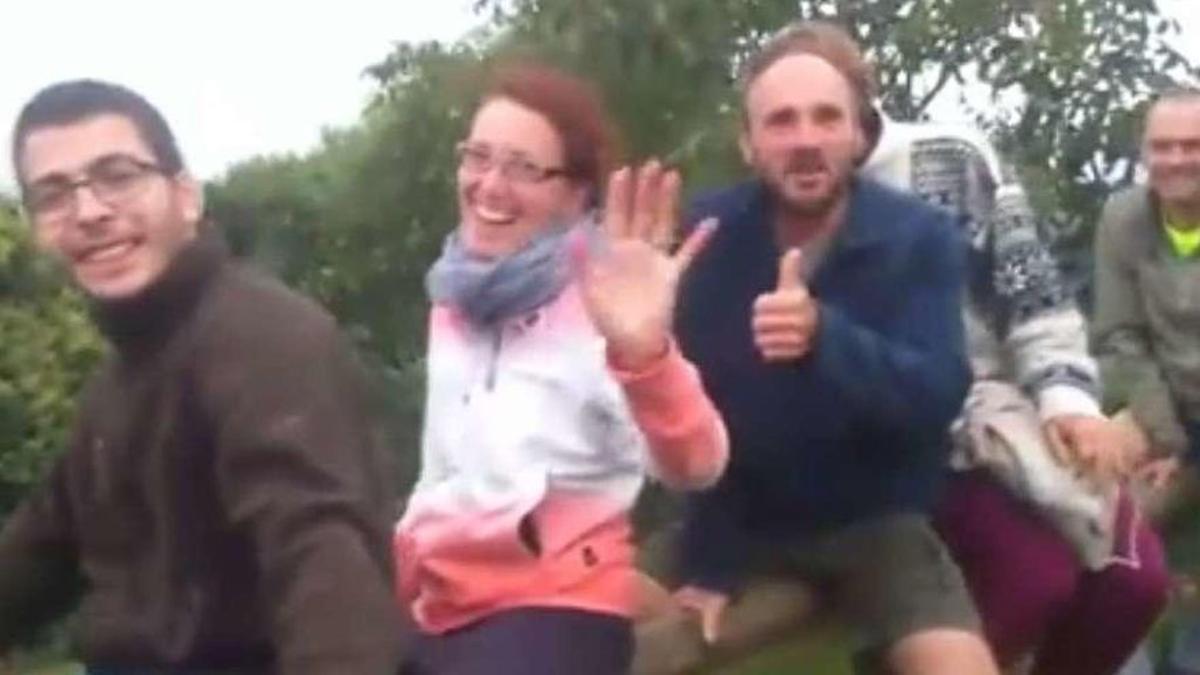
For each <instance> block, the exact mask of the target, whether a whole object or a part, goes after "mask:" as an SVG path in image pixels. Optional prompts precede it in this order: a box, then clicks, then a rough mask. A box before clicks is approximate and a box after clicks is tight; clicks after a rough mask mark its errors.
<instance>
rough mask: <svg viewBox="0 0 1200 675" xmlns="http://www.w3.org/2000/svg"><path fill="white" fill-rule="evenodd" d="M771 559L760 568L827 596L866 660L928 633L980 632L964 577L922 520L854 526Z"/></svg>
mask: <svg viewBox="0 0 1200 675" xmlns="http://www.w3.org/2000/svg"><path fill="white" fill-rule="evenodd" d="M776 551H777V552H776V554H774V555H768V556H767V559H766V560H765V561H764V562H766V563H767V564H768V566H769V567H771V568H774V569H773V571H774V572H775V573H784V574H785V575H786V576H798V577H800V578H802V579H804V580H805V581H808V582H810V583H812V584H813V585H814V587H815V588H816V589H818V591H821V592H823V593H824V594H827V596H828V598H829V600H830V601H831V602H832V606H833V608H834V610H835V611H836V612H837V613H838V614H840V615H842V616H844V617H845V618H846V620H847V622H848V623H849V624H850V626H851V627H852V628H854V630H855V632H856V633H857V634H858V638H859V644H858V645H857V646H858V647H859V649H860V651H863V652H864V653H869V652H876V651H881V650H885V649H887V648H888V647H890V646H892V645H894V644H895V643H896V642H898V641H900V640H902V639H904V638H905V637H908V636H911V635H914V634H916V633H920V632H923V631H926V630H932V629H938V628H942V629H944V628H951V629H960V630H964V631H969V632H973V633H977V634H978V633H980V631H981V625H980V621H979V615H978V614H977V613H976V611H975V605H974V603H973V602H972V601H971V594H970V591H969V590H968V589H967V586H966V583H965V582H964V581H963V577H962V573H961V572H960V571H959V568H958V565H957V564H955V562H954V560H953V559H952V558H951V557H950V552H949V551H948V550H947V548H946V545H945V544H944V543H943V542H942V540H941V538H940V537H938V535H937V533H936V532H934V530H933V527H932V526H931V525H930V523H929V519H928V517H926V516H924V515H916V514H895V515H887V516H882V517H879V518H873V519H870V520H864V521H859V522H857V523H853V524H851V525H849V526H847V527H843V528H840V529H838V530H835V531H832V532H829V533H825V534H822V535H819V536H816V537H813V538H810V539H807V540H805V541H804V542H802V543H796V544H790V545H788V546H786V547H782V548H781V549H776Z"/></svg>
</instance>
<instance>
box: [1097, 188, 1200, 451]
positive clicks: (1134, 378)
mask: <svg viewBox="0 0 1200 675" xmlns="http://www.w3.org/2000/svg"><path fill="white" fill-rule="evenodd" d="M1121 198H1122V195H1118V196H1115V197H1113V198H1111V199H1110V200H1109V202H1108V203H1107V204H1105V207H1104V212H1103V214H1102V215H1101V218H1100V226H1099V227H1097V228H1096V245H1095V252H1096V253H1095V255H1096V263H1095V305H1096V309H1095V319H1094V322H1093V325H1092V341H1093V348H1094V349H1095V352H1096V356H1097V358H1098V359H1099V361H1100V370H1101V374H1102V377H1103V380H1104V385H1105V389H1106V392H1105V402H1106V404H1108V405H1109V406H1110V407H1112V408H1121V407H1125V406H1128V407H1129V408H1130V412H1132V413H1133V417H1134V419H1135V420H1137V422H1138V425H1139V426H1141V427H1142V429H1143V430H1145V432H1146V434H1147V435H1148V436H1149V437H1150V441H1151V444H1152V445H1153V449H1154V450H1155V451H1157V452H1165V453H1172V454H1179V453H1182V452H1184V451H1185V450H1186V448H1187V443H1188V442H1187V434H1186V432H1185V430H1184V427H1183V424H1182V422H1181V421H1180V419H1179V414H1178V412H1177V411H1176V408H1175V402H1174V399H1173V397H1172V396H1171V391H1170V389H1169V388H1168V387H1167V383H1166V380H1165V379H1164V378H1163V374H1162V371H1161V370H1160V369H1159V366H1158V363H1157V362H1156V361H1155V359H1154V353H1153V350H1152V349H1151V346H1150V345H1151V335H1150V326H1149V324H1148V323H1147V321H1146V316H1145V312H1144V310H1143V308H1142V302H1141V294H1140V292H1139V289H1138V280H1137V274H1136V270H1135V269H1134V264H1135V263H1134V260H1133V259H1132V258H1131V256H1130V255H1129V253H1130V251H1129V249H1130V245H1129V244H1128V242H1127V241H1126V237H1124V236H1122V235H1123V234H1125V233H1123V232H1122V229H1121V228H1122V227H1124V226H1125V225H1127V221H1128V216H1129V214H1128V213H1124V211H1125V210H1126V206H1127V205H1122V204H1121V203H1120V202H1119V200H1120V199H1121Z"/></svg>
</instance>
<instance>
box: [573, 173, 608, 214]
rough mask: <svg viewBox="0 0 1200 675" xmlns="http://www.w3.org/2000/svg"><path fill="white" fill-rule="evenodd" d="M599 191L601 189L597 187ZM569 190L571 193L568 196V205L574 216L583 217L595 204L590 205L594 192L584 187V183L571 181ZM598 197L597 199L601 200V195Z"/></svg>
mask: <svg viewBox="0 0 1200 675" xmlns="http://www.w3.org/2000/svg"><path fill="white" fill-rule="evenodd" d="M599 189H600V188H598V187H597V190H599ZM567 190H568V191H569V192H568V194H567V201H566V204H567V208H568V209H569V210H570V212H571V214H572V216H576V215H582V214H584V213H586V212H587V211H588V209H590V208H591V207H592V206H593V204H591V203H590V201H591V197H592V191H591V189H590V188H589V187H588V186H586V185H584V184H583V183H577V182H575V181H571V182H570V183H568V185H567ZM596 197H597V199H599V198H600V196H599V195H597V196H596Z"/></svg>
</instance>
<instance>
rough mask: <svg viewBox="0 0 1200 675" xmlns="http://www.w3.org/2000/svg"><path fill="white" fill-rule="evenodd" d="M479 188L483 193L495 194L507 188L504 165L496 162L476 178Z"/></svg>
mask: <svg viewBox="0 0 1200 675" xmlns="http://www.w3.org/2000/svg"><path fill="white" fill-rule="evenodd" d="M477 180H478V181H479V188H480V189H481V190H483V191H484V192H488V193H496V192H502V191H506V190H507V189H508V188H509V181H508V178H507V177H505V175H504V165H503V164H501V163H500V162H496V163H495V164H493V165H492V166H489V167H488V168H487V170H486V171H484V172H482V173H480V174H479V175H478V177H477Z"/></svg>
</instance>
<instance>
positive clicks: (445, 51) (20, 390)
mask: <svg viewBox="0 0 1200 675" xmlns="http://www.w3.org/2000/svg"><path fill="white" fill-rule="evenodd" d="M476 9H477V11H478V13H479V16H480V20H481V25H480V27H479V28H478V29H477V30H475V31H474V32H472V33H470V34H469V35H467V36H466V37H464V38H463V39H462V40H460V41H458V42H456V43H454V44H438V43H428V44H398V45H396V46H395V48H394V49H393V50H392V52H391V53H389V54H386V55H381V59H380V61H379V62H378V63H376V64H373V65H370V66H369V67H367V68H366V69H365V71H364V75H365V76H366V77H368V78H370V80H371V81H372V82H373V83H374V85H375V92H376V93H375V96H374V97H373V99H372V101H371V102H370V104H369V105H368V106H367V107H366V109H365V110H364V112H363V114H362V117H361V119H360V121H359V122H358V123H357V124H355V125H354V126H352V127H351V128H348V129H343V130H337V131H329V132H327V133H326V135H325V137H324V139H323V141H322V143H321V144H320V146H319V147H318V148H317V149H316V150H315V151H313V152H311V153H308V154H305V155H289V156H275V157H262V158H256V159H252V160H249V161H247V162H245V163H243V164H241V165H239V166H237V167H235V168H233V169H232V170H231V171H230V172H229V173H228V174H227V175H226V176H224V177H223V178H222V179H221V180H219V181H216V182H215V183H214V184H212V185H211V186H210V188H209V190H208V199H209V215H210V216H211V218H212V219H213V220H215V221H216V222H218V223H219V224H220V225H221V226H222V227H223V228H224V229H225V231H226V232H227V234H228V236H229V238H230V240H231V242H232V243H233V245H234V248H235V249H236V250H237V251H239V252H241V253H244V254H246V255H249V256H252V257H254V258H255V259H257V260H258V261H259V263H260V264H262V265H264V266H266V267H268V268H270V269H271V270H273V271H275V272H277V273H279V274H280V275H281V276H283V277H284V278H285V279H286V280H287V281H288V282H289V283H291V284H293V285H294V286H296V287H298V288H300V289H301V290H303V291H305V292H307V293H309V294H311V295H313V296H314V297H316V298H317V299H319V300H320V301H322V302H323V303H325V304H326V305H327V306H328V307H330V308H331V309H332V310H333V311H334V312H335V314H337V316H338V317H339V318H340V319H341V320H342V322H343V323H344V324H345V325H346V326H347V327H348V328H349V329H350V330H351V332H352V333H353V334H354V335H355V336H356V338H357V339H358V340H359V342H360V344H361V345H362V346H363V349H364V353H366V354H367V355H368V358H370V359H371V361H372V363H373V364H374V365H375V366H376V368H377V370H378V372H379V373H380V374H381V381H382V382H383V383H384V385H383V386H384V387H385V389H386V390H387V391H388V392H390V393H391V398H392V401H393V403H394V409H393V411H394V413H395V416H396V419H397V420H398V427H399V428H400V429H401V434H402V435H401V445H402V447H403V448H404V456H405V457H406V459H408V460H409V461H410V464H409V467H408V471H409V472H411V470H412V464H411V462H412V461H414V460H413V458H415V456H416V452H415V445H416V429H417V428H418V426H419V417H420V408H421V398H422V395H421V392H422V388H423V383H422V381H421V372H422V354H423V350H424V345H423V342H424V336H425V330H426V327H425V321H426V319H425V315H426V309H427V304H426V301H425V296H424V289H423V275H424V273H425V270H426V269H427V267H428V265H429V263H430V262H431V261H432V260H433V258H434V257H435V256H436V254H437V251H438V248H439V246H440V244H441V241H442V238H443V237H444V236H445V234H446V233H447V232H448V231H449V230H450V229H451V228H452V227H454V225H455V218H456V215H455V206H454V190H453V178H454V162H453V159H452V148H453V146H454V143H455V142H456V141H457V140H459V139H460V138H461V137H462V135H463V133H464V130H465V127H466V124H467V122H468V119H467V116H468V114H469V112H470V110H471V109H472V106H473V103H474V99H475V97H476V96H477V95H478V83H479V76H480V74H481V72H482V71H483V70H484V69H485V68H486V66H487V65H488V64H490V63H492V62H494V61H496V60H503V59H512V58H519V57H536V58H541V59H545V60H548V61H551V62H553V63H558V64H561V65H563V66H565V67H567V68H569V69H571V70H574V71H576V72H578V73H580V74H582V75H584V76H586V77H588V78H589V79H591V80H593V81H594V82H596V83H597V84H598V85H599V87H600V88H601V90H602V91H603V92H604V94H605V97H606V99H607V102H608V104H609V105H610V107H611V108H612V110H613V111H614V114H615V116H616V118H617V121H618V123H619V126H620V128H621V130H622V131H623V134H624V138H625V148H626V155H627V156H628V157H629V158H640V157H644V156H647V155H658V156H661V157H665V158H667V159H668V160H669V161H671V162H673V163H675V164H676V165H678V166H680V167H681V168H682V169H683V171H684V174H685V176H686V178H687V179H688V184H689V188H692V189H695V188H697V187H701V186H711V185H714V184H717V183H721V182H725V181H728V180H731V179H733V178H734V177H735V176H737V175H738V174H739V173H740V172H741V167H740V160H739V158H738V153H737V151H736V143H735V140H736V137H737V132H738V130H739V125H740V120H739V115H740V113H739V94H738V91H737V87H736V73H737V72H738V68H739V66H740V65H741V64H742V63H743V62H744V60H745V59H746V57H747V55H748V54H750V53H751V52H752V50H754V49H755V48H757V47H758V46H759V45H760V44H761V43H762V41H763V40H764V39H766V37H768V36H769V35H770V34H772V33H773V32H774V31H775V30H777V29H778V28H780V27H781V26H783V25H785V24H786V23H788V22H790V21H792V20H795V19H800V18H826V19H829V20H832V21H835V22H838V23H841V24H842V25H845V26H847V27H848V28H849V29H850V30H851V31H852V32H853V33H854V35H855V36H856V37H857V38H858V39H859V40H860V41H861V42H862V44H863V45H864V47H865V50H866V52H867V54H868V56H869V57H870V58H871V59H872V60H873V61H874V62H875V63H876V64H877V66H878V69H879V79H880V85H881V93H880V103H881V105H882V107H883V108H884V109H885V110H886V111H887V112H888V113H889V114H890V115H892V116H893V117H896V118H898V119H921V118H924V117H928V116H931V115H938V116H940V115H943V114H944V113H945V111H946V110H948V109H950V110H953V109H957V110H960V111H962V112H965V113H967V114H969V115H972V116H973V117H974V118H975V119H976V120H977V121H978V122H979V123H980V124H981V125H983V126H984V127H986V128H987V129H988V130H989V131H990V132H991V133H992V135H993V136H994V137H995V138H996V139H997V140H998V141H1000V142H1001V145H1002V146H1003V148H1004V150H1005V151H1006V152H1007V153H1008V155H1009V157H1011V158H1012V159H1014V160H1016V162H1017V163H1018V164H1019V166H1020V168H1021V170H1022V171H1023V173H1024V174H1025V175H1026V177H1027V178H1028V181H1027V182H1028V184H1029V185H1030V186H1031V187H1034V188H1035V192H1036V195H1037V197H1038V200H1039V202H1040V203H1041V204H1043V206H1044V207H1045V208H1047V209H1051V210H1053V211H1054V212H1055V213H1056V214H1057V215H1058V216H1059V218H1057V220H1058V221H1059V222H1061V223H1064V224H1065V227H1064V228H1063V229H1062V232H1063V233H1065V235H1066V236H1065V239H1064V241H1065V243H1066V244H1067V245H1068V246H1069V247H1071V248H1070V250H1072V251H1074V252H1076V253H1077V254H1078V255H1081V256H1082V257H1084V258H1086V242H1087V240H1088V237H1087V236H1086V234H1087V232H1088V226H1089V225H1090V224H1091V222H1092V220H1093V219H1094V216H1095V213H1096V210H1097V208H1098V207H1099V204H1100V201H1101V199H1102V197H1103V195H1104V194H1105V193H1106V192H1107V191H1108V190H1110V189H1111V187H1112V186H1113V185H1114V184H1116V183H1119V182H1121V181H1125V180H1128V179H1129V178H1130V177H1131V175H1132V171H1133V162H1132V160H1133V158H1134V156H1135V152H1136V140H1135V137H1136V128H1135V125H1136V120H1137V119H1138V117H1139V115H1140V113H1141V105H1142V104H1143V103H1144V101H1145V99H1146V97H1147V95H1148V94H1149V92H1150V91H1152V90H1153V89H1155V88H1158V87H1159V86H1161V85H1162V84H1164V83H1166V82H1168V81H1178V80H1182V79H1184V78H1187V77H1189V76H1192V77H1194V76H1195V75H1196V72H1195V70H1194V69H1192V68H1191V66H1190V65H1189V64H1187V63H1186V62H1185V60H1184V59H1183V58H1182V57H1181V56H1180V55H1179V54H1178V53H1177V52H1176V51H1175V50H1174V49H1173V48H1172V47H1171V45H1170V43H1169V38H1171V37H1172V36H1173V35H1174V34H1175V33H1177V32H1178V26H1177V25H1175V23H1174V22H1173V21H1171V20H1170V19H1168V18H1166V17H1164V16H1162V14H1161V12H1160V11H1159V7H1158V4H1157V2H1155V0H989V1H987V2H983V1H980V0H741V1H738V2H696V1H695V0H479V1H478V2H477V3H476ZM44 267H45V266H44V265H42V264H40V263H38V262H37V258H36V257H34V256H33V254H32V252H31V250H30V248H29V242H28V241H27V236H26V233H25V230H24V229H23V228H22V227H21V226H20V225H19V224H18V223H17V220H16V218H15V215H14V214H13V212H12V210H11V208H8V209H7V210H4V211H3V212H0V287H2V288H3V289H4V296H3V297H4V300H3V301H2V302H0V336H2V337H3V338H4V344H5V346H6V349H5V353H4V355H3V356H2V357H0V434H4V436H3V444H2V445H0V507H3V506H4V505H5V504H6V503H7V502H6V501H5V500H7V498H8V497H7V495H9V494H13V493H14V492H15V491H19V490H20V489H23V488H24V486H27V485H28V484H29V481H30V480H31V479H32V476H34V475H36V473H37V472H38V471H39V470H40V468H41V467H42V466H43V465H44V463H45V457H46V456H47V455H49V454H51V453H53V452H54V451H56V450H57V448H58V447H61V445H62V437H63V434H64V429H65V428H66V420H67V418H68V416H69V412H70V403H69V401H70V397H71V394H72V392H74V390H75V389H76V388H77V386H78V384H79V380H80V378H81V377H82V376H83V374H84V373H85V371H86V370H87V366H88V364H89V363H90V362H91V360H92V359H94V357H95V354H96V353H97V351H98V347H97V342H96V340H95V337H94V335H93V334H92V333H91V332H90V329H89V328H88V327H87V324H86V317H85V313H84V311H83V308H82V306H81V305H80V303H79V301H78V300H77V299H76V298H75V297H74V296H72V295H71V294H70V293H68V292H67V291H65V290H64V289H63V287H62V285H61V284H60V283H59V280H58V278H57V277H56V276H55V275H54V274H53V272H52V271H51V270H48V269H45V268H44Z"/></svg>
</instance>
